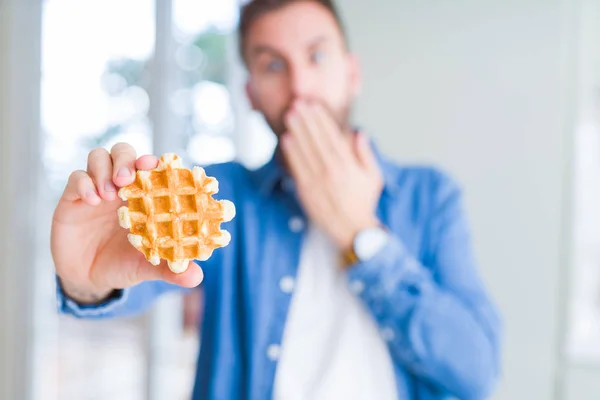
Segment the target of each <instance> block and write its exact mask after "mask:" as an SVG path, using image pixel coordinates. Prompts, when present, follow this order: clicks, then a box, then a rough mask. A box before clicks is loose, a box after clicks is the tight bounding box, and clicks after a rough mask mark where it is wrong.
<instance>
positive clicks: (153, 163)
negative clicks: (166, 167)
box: [135, 155, 158, 170]
mask: <svg viewBox="0 0 600 400" xmlns="http://www.w3.org/2000/svg"><path fill="white" fill-rule="evenodd" d="M156 167H158V157H156V156H153V155H145V156H141V157H140V158H138V159H137V161H136V162H135V168H136V169H141V170H149V169H154V168H156Z"/></svg>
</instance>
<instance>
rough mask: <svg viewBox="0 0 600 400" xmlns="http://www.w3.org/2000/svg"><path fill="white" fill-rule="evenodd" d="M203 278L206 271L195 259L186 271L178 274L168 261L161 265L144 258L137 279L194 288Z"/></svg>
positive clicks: (138, 280) (162, 262)
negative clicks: (172, 269) (169, 265)
mask: <svg viewBox="0 0 600 400" xmlns="http://www.w3.org/2000/svg"><path fill="white" fill-rule="evenodd" d="M203 279H204V272H203V271H202V268H200V267H199V266H198V264H196V263H195V262H193V261H190V263H189V265H188V268H187V269H186V270H185V271H184V272H182V273H180V274H176V273H174V272H172V271H171V270H170V269H169V267H168V265H167V262H166V261H161V263H160V264H159V265H152V264H150V263H149V262H148V261H147V260H146V259H143V260H141V261H140V265H139V267H138V269H137V276H136V279H135V281H137V282H144V281H156V280H161V281H164V282H167V283H170V284H173V285H178V286H182V287H189V288H192V287H195V286H198V285H199V284H200V283H201V282H202V280H203Z"/></svg>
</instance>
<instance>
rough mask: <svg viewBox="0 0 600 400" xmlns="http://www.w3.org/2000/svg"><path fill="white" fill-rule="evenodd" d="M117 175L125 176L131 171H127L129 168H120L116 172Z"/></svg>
mask: <svg viewBox="0 0 600 400" xmlns="http://www.w3.org/2000/svg"><path fill="white" fill-rule="evenodd" d="M117 176H118V177H121V178H127V177H129V176H131V171H129V168H121V169H120V170H119V172H117Z"/></svg>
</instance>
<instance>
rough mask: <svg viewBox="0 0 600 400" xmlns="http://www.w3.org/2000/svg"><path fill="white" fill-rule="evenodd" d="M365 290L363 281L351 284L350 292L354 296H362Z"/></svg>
mask: <svg viewBox="0 0 600 400" xmlns="http://www.w3.org/2000/svg"><path fill="white" fill-rule="evenodd" d="M364 290H365V284H364V283H363V282H362V281H352V282H350V291H351V292H352V293H354V294H361V293H362V292H363V291H364Z"/></svg>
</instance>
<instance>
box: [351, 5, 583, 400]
mask: <svg viewBox="0 0 600 400" xmlns="http://www.w3.org/2000/svg"><path fill="white" fill-rule="evenodd" d="M339 3H340V5H341V11H342V14H343V15H344V17H346V21H347V25H348V28H349V31H350V37H351V42H352V46H353V48H354V49H355V50H356V51H357V53H358V54H359V56H360V57H361V60H362V64H363V67H364V77H365V86H364V91H363V96H362V98H361V100H360V101H359V102H358V105H357V122H359V123H360V124H363V125H364V126H365V127H366V128H367V129H368V130H370V131H371V132H372V133H373V134H374V135H375V137H376V138H377V139H378V141H379V142H380V144H381V145H382V147H384V148H385V149H386V150H387V152H388V154H390V155H391V156H394V157H395V158H396V159H397V160H399V161H409V162H412V161H415V162H429V161H432V162H435V163H436V164H439V165H441V166H443V167H444V168H446V169H447V170H448V171H450V172H451V173H452V174H453V175H454V176H455V177H457V178H458V179H459V180H460V182H461V183H462V184H463V186H464V188H465V189H466V200H467V205H468V210H469V213H470V217H471V221H472V226H473V230H474V236H475V244H476V248H477V251H478V255H479V260H480V263H481V269H482V271H483V273H484V276H485V278H486V281H487V282H488V283H489V287H490V288H491V291H492V292H493V295H494V297H495V298H496V299H497V302H498V303H499V306H500V308H501V310H502V312H503V316H504V320H505V323H506V330H507V331H506V342H505V348H504V350H505V351H504V366H505V367H504V369H505V373H504V375H505V376H504V378H503V382H502V385H501V387H500V388H499V391H498V393H497V395H496V397H495V398H496V399H506V400H508V399H511V400H512V399H540V400H545V399H553V398H558V397H559V396H558V395H557V394H558V393H559V392H560V391H561V390H562V389H561V386H560V385H561V382H562V380H561V379H555V377H561V376H560V375H558V374H559V372H560V370H559V351H558V349H559V345H560V341H561V340H562V334H563V332H562V329H561V324H562V321H563V319H564V316H563V315H562V313H563V311H564V300H565V299H564V294H565V293H564V292H565V289H566V285H565V284H564V282H563V281H564V279H563V278H564V277H565V274H564V268H563V266H564V260H565V259H566V257H567V256H568V253H567V250H568V247H567V246H566V245H565V243H566V241H565V240H566V239H567V232H566V229H565V228H568V218H567V214H566V213H565V210H567V209H568V206H569V197H568V193H567V191H568V190H569V187H570V186H569V185H570V175H569V174H570V167H569V165H570V162H569V159H570V154H571V153H570V152H571V128H572V122H573V121H572V108H573V107H574V106H575V103H574V101H573V100H574V96H575V93H574V89H573V88H574V85H572V80H573V79H574V68H575V58H574V57H572V55H573V54H574V51H575V49H574V48H573V46H572V45H573V41H574V40H575V25H576V24H575V22H576V18H577V9H578V8H577V7H578V2H577V1H567V0H509V1H506V0H504V1H500V0H496V1H481V0H455V1H450V2H442V1H434V0H396V1H392V0H371V1H368V2H367V1H363V0H341V1H339ZM555 396H557V397H555Z"/></svg>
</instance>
